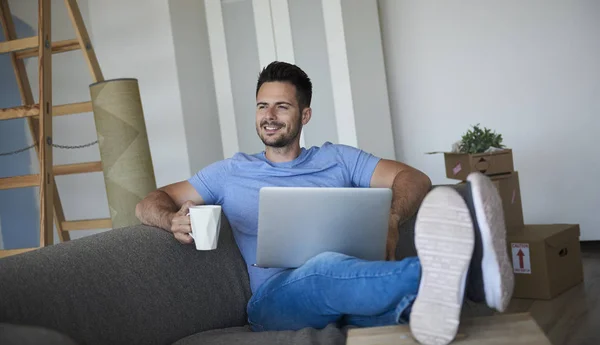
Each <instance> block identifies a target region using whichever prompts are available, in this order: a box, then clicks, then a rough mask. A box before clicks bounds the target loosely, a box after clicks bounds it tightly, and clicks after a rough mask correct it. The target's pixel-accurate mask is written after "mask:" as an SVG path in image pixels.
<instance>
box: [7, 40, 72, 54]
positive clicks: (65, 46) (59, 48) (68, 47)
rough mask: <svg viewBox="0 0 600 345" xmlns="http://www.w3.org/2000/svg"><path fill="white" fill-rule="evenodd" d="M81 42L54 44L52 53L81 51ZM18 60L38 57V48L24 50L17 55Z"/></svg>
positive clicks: (58, 42)
mask: <svg viewBox="0 0 600 345" xmlns="http://www.w3.org/2000/svg"><path fill="white" fill-rule="evenodd" d="M79 47H80V46H79V41H77V39H72V40H64V41H57V42H52V53H53V54H56V53H64V52H69V51H72V50H77V49H79ZM16 56H17V58H18V59H26V58H30V57H37V56H38V47H37V45H36V47H34V48H30V49H26V50H22V51H20V52H18V53H16Z"/></svg>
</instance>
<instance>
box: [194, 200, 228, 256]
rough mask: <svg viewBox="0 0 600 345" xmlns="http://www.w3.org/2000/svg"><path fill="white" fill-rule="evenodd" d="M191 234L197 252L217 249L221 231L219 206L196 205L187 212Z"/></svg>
mask: <svg viewBox="0 0 600 345" xmlns="http://www.w3.org/2000/svg"><path fill="white" fill-rule="evenodd" d="M189 215H190V223H191V227H192V233H191V234H190V235H191V236H192V238H193V239H194V243H195V244H196V249H197V250H214V249H217V243H218V242H219V231H220V230H221V206H219V205H198V206H192V207H190V210H189Z"/></svg>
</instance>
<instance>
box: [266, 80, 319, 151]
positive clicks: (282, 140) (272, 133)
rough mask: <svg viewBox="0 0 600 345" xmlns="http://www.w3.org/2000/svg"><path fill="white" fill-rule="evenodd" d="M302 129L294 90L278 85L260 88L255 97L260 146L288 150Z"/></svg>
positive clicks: (288, 86)
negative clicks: (285, 148)
mask: <svg viewBox="0 0 600 345" xmlns="http://www.w3.org/2000/svg"><path fill="white" fill-rule="evenodd" d="M308 110H309V109H308V108H307V109H305V111H308ZM302 125H303V121H302V114H301V113H300V107H299V105H298V100H297V99H296V87H295V86H294V85H292V84H290V83H282V82H267V83H264V84H262V85H261V87H260V89H259V90H258V94H257V95H256V133H258V136H259V137H260V139H261V140H262V142H263V143H264V144H265V145H266V146H271V147H285V146H288V145H290V144H291V143H293V142H294V141H295V140H296V139H297V138H298V136H299V135H300V130H301V129H302Z"/></svg>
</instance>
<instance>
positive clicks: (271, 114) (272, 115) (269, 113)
mask: <svg viewBox="0 0 600 345" xmlns="http://www.w3.org/2000/svg"><path fill="white" fill-rule="evenodd" d="M276 117H277V114H276V113H275V107H269V109H267V118H268V119H270V120H272V119H275V118H276Z"/></svg>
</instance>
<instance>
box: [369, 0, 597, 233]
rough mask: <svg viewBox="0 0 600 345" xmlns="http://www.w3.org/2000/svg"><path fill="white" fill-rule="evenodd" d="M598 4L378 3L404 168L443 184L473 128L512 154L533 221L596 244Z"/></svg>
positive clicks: (588, 0)
mask: <svg viewBox="0 0 600 345" xmlns="http://www.w3.org/2000/svg"><path fill="white" fill-rule="evenodd" d="M599 14H600V2H598V1H593V0H572V1H559V0H551V1H548V0H544V1H542V0H531V1H516V0H504V1H496V2H490V1H486V2H482V1H476V0H456V1H449V2H439V1H431V0H421V1H399V0H380V15H381V20H382V30H383V42H384V51H385V58H386V68H387V76H388V82H389V91H390V100H391V111H392V118H393V126H394V132H395V145H396V153H397V156H398V159H400V160H403V161H405V162H407V163H409V164H412V165H414V166H416V167H418V168H420V169H423V170H424V171H425V172H426V173H427V174H429V176H430V177H431V178H432V180H433V182H434V183H446V182H454V181H452V180H447V179H445V177H444V162H443V157H442V156H441V155H431V156H428V155H425V154H424V152H427V151H438V150H447V149H449V148H450V145H451V144H452V143H453V142H454V141H456V140H458V139H460V135H461V134H462V133H463V132H464V131H466V129H467V128H468V127H469V126H470V125H472V124H476V123H481V124H482V125H484V126H486V127H490V128H493V129H495V130H497V131H498V132H500V133H502V134H503V136H504V139H505V140H504V142H505V144H506V145H508V146H510V147H512V148H513V150H514V163H515V168H516V169H517V170H518V171H519V175H520V183H521V193H522V199H523V208H524V216H525V221H526V222H527V223H579V224H581V230H582V237H581V238H582V240H592V239H594V240H598V239H600V227H599V225H598V221H597V218H596V213H597V209H598V206H600V186H599V184H598V176H600V154H598V152H597V151H598V145H596V144H595V138H596V137H597V131H598V129H600V116H599V115H600V94H599V91H600V64H599V63H598V61H600V20H599V19H598V18H599Z"/></svg>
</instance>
